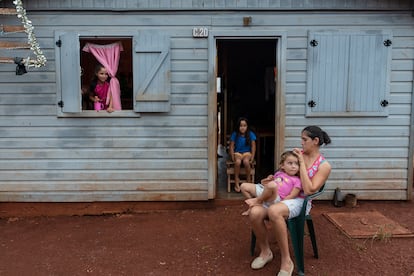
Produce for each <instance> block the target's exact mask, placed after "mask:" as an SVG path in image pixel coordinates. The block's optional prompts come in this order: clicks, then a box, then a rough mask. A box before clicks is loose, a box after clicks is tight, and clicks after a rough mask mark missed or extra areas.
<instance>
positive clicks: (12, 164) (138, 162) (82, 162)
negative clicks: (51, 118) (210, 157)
mask: <svg viewBox="0 0 414 276" xmlns="http://www.w3.org/2000/svg"><path fill="white" fill-rule="evenodd" d="M188 153H191V152H187V156H186V157H188V158H182V159H179V158H173V159H171V158H160V156H158V157H154V158H153V160H152V161H151V162H148V160H145V159H133V158H129V159H127V158H122V159H117V160H116V159H109V160H108V158H105V157H104V158H101V159H100V160H99V161H98V160H93V159H92V158H90V159H87V158H85V157H86V156H84V159H81V158H78V159H76V160H69V159H59V160H56V159H55V160H53V161H52V160H48V159H46V158H44V159H42V160H36V159H31V160H23V159H20V160H16V161H15V160H9V161H8V162H0V164H2V165H3V166H2V170H15V169H16V168H24V169H25V170H50V169H54V170H56V169H59V170H60V169H63V170H64V169H66V168H70V170H84V169H88V170H91V171H92V170H117V169H119V170H134V169H136V170H141V171H144V170H160V171H163V170H171V169H179V168H185V170H193V169H203V168H206V167H207V161H206V160H205V159H203V158H199V159H196V157H194V156H192V155H191V154H188ZM202 157H204V158H205V157H206V154H204V156H202ZM51 162H53V164H51Z"/></svg>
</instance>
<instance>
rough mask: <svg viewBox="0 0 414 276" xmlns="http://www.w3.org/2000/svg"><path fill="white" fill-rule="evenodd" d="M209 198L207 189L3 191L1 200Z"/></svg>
mask: <svg viewBox="0 0 414 276" xmlns="http://www.w3.org/2000/svg"><path fill="white" fill-rule="evenodd" d="M192 200H208V194H207V191H185V192H175V191H163V192H148V191H132V192H117V191H104V192H2V193H0V202H1V201H3V202H95V201H121V202H122V201H192Z"/></svg>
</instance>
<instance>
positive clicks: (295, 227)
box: [250, 184, 325, 275]
mask: <svg viewBox="0 0 414 276" xmlns="http://www.w3.org/2000/svg"><path fill="white" fill-rule="evenodd" d="M324 189H325V184H324V185H323V186H322V187H321V188H320V189H319V191H318V192H316V193H314V194H312V195H308V196H307V197H306V198H305V200H304V201H303V206H302V209H301V211H300V214H299V216H297V217H295V218H291V219H288V220H287V221H286V224H287V227H288V229H289V232H290V237H291V240H292V245H293V251H294V253H295V260H296V265H297V267H298V274H299V275H305V258H304V254H303V236H304V234H305V221H306V224H307V226H308V230H309V235H310V239H311V242H312V248H313V256H314V257H315V258H319V255H318V246H317V245H316V236H315V228H314V227H313V221H312V216H311V215H310V214H308V215H306V205H307V204H308V201H309V200H311V199H313V198H315V197H317V196H319V195H320V194H322V193H323V190H324ZM255 248H256V235H255V234H254V232H253V231H252V234H251V243H250V254H251V255H252V256H254V249H255Z"/></svg>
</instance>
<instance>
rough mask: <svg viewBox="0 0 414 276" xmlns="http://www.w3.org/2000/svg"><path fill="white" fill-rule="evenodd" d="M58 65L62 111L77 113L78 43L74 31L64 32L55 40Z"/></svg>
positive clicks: (78, 98)
mask: <svg viewBox="0 0 414 276" xmlns="http://www.w3.org/2000/svg"><path fill="white" fill-rule="evenodd" d="M56 45H57V46H56V47H57V52H58V55H59V57H58V60H59V66H58V67H57V70H59V71H58V77H59V80H60V89H61V101H62V104H63V106H62V112H69V113H78V112H81V111H82V97H81V81H80V53H79V51H80V43H79V35H78V34H76V33H65V34H62V35H60V36H58V39H57V41H56Z"/></svg>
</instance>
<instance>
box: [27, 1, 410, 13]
mask: <svg viewBox="0 0 414 276" xmlns="http://www.w3.org/2000/svg"><path fill="white" fill-rule="evenodd" d="M38 2H40V3H38ZM25 6H26V7H27V8H30V9H31V10H39V9H42V10H44V9H46V10H47V9H52V10H53V9H58V10H59V9H63V10H72V9H79V8H81V9H83V10H87V9H90V10H107V9H116V10H150V9H156V10H162V9H165V8H168V10H196V11H200V10H205V9H214V10H217V9H218V10H226V9H231V10H233V9H239V10H247V9H255V10H257V9H263V10H265V9H267V10H270V9H271V10H297V9H300V10H304V9H305V10H321V9H322V10H335V9H337V10H357V9H359V10H368V11H370V10H409V9H410V8H412V6H411V2H410V1H409V0H400V1H371V2H367V1H321V0H308V1H293V0H284V1H269V0H215V1H202V0H170V1H167V0H159V1H148V0H138V1H125V0H124V1H92V0H84V1H52V2H50V1H49V2H48V1H40V0H39V1H29V2H28V3H26V4H25Z"/></svg>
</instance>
